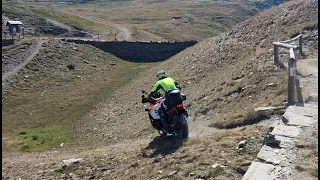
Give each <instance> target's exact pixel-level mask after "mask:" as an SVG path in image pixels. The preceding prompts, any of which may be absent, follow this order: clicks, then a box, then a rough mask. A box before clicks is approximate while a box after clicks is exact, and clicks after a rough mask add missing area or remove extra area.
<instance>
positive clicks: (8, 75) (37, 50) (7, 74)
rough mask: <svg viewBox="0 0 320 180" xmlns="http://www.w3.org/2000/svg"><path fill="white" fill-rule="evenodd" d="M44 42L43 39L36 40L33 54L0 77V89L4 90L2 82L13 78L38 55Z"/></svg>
mask: <svg viewBox="0 0 320 180" xmlns="http://www.w3.org/2000/svg"><path fill="white" fill-rule="evenodd" d="M45 41H46V40H43V39H39V40H37V43H38V44H37V46H36V47H35V49H34V50H33V52H32V53H31V54H30V56H29V57H28V58H27V59H26V60H25V61H24V62H23V63H21V64H19V65H18V66H16V67H15V68H13V69H12V70H11V71H9V72H7V73H5V74H4V75H3V76H2V89H4V87H3V86H4V82H5V81H6V80H8V79H9V78H10V77H11V76H13V75H14V74H16V73H18V72H19V71H20V69H22V68H23V67H24V66H25V65H27V64H28V63H29V62H30V61H31V60H32V59H33V58H34V57H35V56H36V55H37V54H38V53H39V50H40V48H41V46H42V44H43V43H44V42H45Z"/></svg>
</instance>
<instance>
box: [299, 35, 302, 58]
mask: <svg viewBox="0 0 320 180" xmlns="http://www.w3.org/2000/svg"><path fill="white" fill-rule="evenodd" d="M299 54H302V35H301V36H300V37H299Z"/></svg>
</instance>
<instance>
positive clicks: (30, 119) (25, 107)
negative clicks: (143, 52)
mask: <svg viewBox="0 0 320 180" xmlns="http://www.w3.org/2000/svg"><path fill="white" fill-rule="evenodd" d="M59 45H62V44H61V43H60V44H59V43H58V42H57V41H52V40H50V41H49V43H46V44H44V47H45V48H44V49H41V51H40V54H38V55H37V57H36V58H35V59H34V60H33V61H32V62H30V63H29V64H28V65H27V66H26V68H24V69H22V70H21V71H20V72H19V74H20V77H19V78H17V79H15V80H14V81H13V82H12V86H13V87H14V88H13V87H11V88H10V89H9V90H8V91H7V92H6V94H5V96H3V99H2V103H3V107H2V115H3V116H2V117H3V125H2V136H3V137H7V139H6V142H4V143H5V145H4V146H5V147H6V149H4V150H7V149H12V148H10V146H11V147H13V149H21V150H23V151H44V150H48V149H51V148H53V147H58V146H59V145H60V144H61V143H64V146H70V145H72V144H73V133H74V132H73V131H74V126H75V123H76V122H77V120H78V119H80V118H82V117H83V116H84V115H85V114H87V113H89V112H90V111H92V109H94V108H95V107H96V105H97V104H98V103H99V102H101V101H102V100H103V99H105V98H109V97H110V96H111V95H112V94H113V93H114V91H116V90H117V89H118V88H120V87H121V86H123V85H125V84H126V83H128V82H129V81H131V80H132V78H134V77H136V76H137V75H138V74H139V73H140V72H141V71H143V70H144V69H145V68H148V66H149V65H152V63H151V64H148V65H142V64H139V63H131V62H126V61H123V60H120V59H118V58H116V57H114V56H112V55H110V54H107V53H104V52H102V51H100V50H97V49H94V48H92V47H89V46H85V45H74V47H73V48H74V50H73V52H70V51H69V52H68V53H64V52H62V50H61V49H60V50H57V49H54V48H52V47H53V46H59ZM68 45H71V44H68ZM71 46H72V45H71ZM69 48H71V49H72V47H65V48H64V50H68V49H69ZM82 49H83V50H82ZM84 52H86V54H82V53H84ZM69 54H74V55H75V54H77V56H76V58H73V57H70V56H68V55H69ZM56 56H58V57H56ZM70 63H74V64H75V70H73V71H72V72H71V71H69V70H67V68H66V67H67V65H68V64H70ZM112 63H114V64H116V65H111V64H112ZM31 64H33V65H32V66H31ZM52 64H56V65H52ZM31 67H32V68H31ZM122 68H123V69H126V71H119V69H122ZM34 69H38V70H34ZM26 77H28V78H26ZM20 132H26V133H23V134H21V133H20ZM35 136H37V138H36V139H35V138H34V137H35ZM7 141H8V142H7Z"/></svg>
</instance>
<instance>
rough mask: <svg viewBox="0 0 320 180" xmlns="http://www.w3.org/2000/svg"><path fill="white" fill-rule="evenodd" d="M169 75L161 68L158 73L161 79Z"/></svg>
mask: <svg viewBox="0 0 320 180" xmlns="http://www.w3.org/2000/svg"><path fill="white" fill-rule="evenodd" d="M166 77H167V73H166V72H165V71H164V70H161V71H159V72H158V74H157V78H158V79H159V80H160V79H162V78H166Z"/></svg>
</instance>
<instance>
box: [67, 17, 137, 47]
mask: <svg viewBox="0 0 320 180" xmlns="http://www.w3.org/2000/svg"><path fill="white" fill-rule="evenodd" d="M65 12H66V11H65ZM66 13H69V14H72V15H74V16H77V17H80V18H83V19H87V20H90V21H93V22H97V23H101V24H105V25H107V26H111V27H113V28H116V29H117V30H118V31H119V33H118V34H117V36H120V37H121V38H123V39H124V40H125V41H130V40H132V38H131V31H130V30H129V29H127V28H125V27H119V25H117V24H113V23H110V22H105V21H102V20H98V19H94V18H90V17H86V16H82V15H78V14H74V13H71V12H66Z"/></svg>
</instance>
